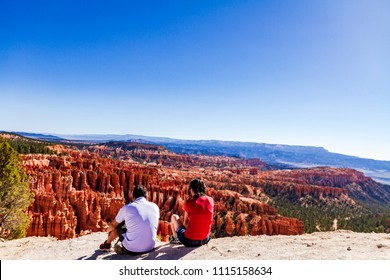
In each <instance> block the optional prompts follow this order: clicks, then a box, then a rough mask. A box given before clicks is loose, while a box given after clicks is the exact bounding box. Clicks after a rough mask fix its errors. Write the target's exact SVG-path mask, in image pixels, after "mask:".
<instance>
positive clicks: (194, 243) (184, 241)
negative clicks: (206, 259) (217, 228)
mask: <svg viewBox="0 0 390 280" xmlns="http://www.w3.org/2000/svg"><path fill="white" fill-rule="evenodd" d="M185 232H186V228H185V227H184V226H179V227H178V228H177V230H176V234H177V238H179V240H180V242H181V243H182V244H183V245H184V246H186V247H199V246H202V245H205V244H207V243H208V242H209V241H210V236H207V237H206V238H205V239H203V240H192V239H189V238H187V237H186V236H185V235H184V233H185Z"/></svg>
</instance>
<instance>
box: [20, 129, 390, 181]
mask: <svg viewBox="0 0 390 280" xmlns="http://www.w3.org/2000/svg"><path fill="white" fill-rule="evenodd" d="M16 133H18V134H20V135H23V136H26V137H31V138H37V139H42V140H51V141H60V142H61V141H66V140H72V141H85V142H96V143H104V142H109V141H136V142H142V143H148V144H157V145H162V146H165V147H167V149H169V150H171V151H173V152H175V153H184V154H204V155H223V156H233V157H241V158H260V159H261V160H262V161H264V162H266V163H267V164H271V165H278V166H280V167H284V168H297V167H299V168H301V167H315V166H331V167H345V168H353V169H356V170H359V171H362V172H364V173H365V174H366V175H367V176H370V177H372V178H373V179H375V180H376V181H378V182H381V183H384V184H389V185H390V161H382V160H374V159H365V158H359V157H355V156H348V155H343V154H338V153H332V152H329V151H328V150H326V149H325V148H323V147H314V146H295V145H281V144H266V143H255V142H238V141H221V140H180V139H174V138H168V137H151V136H142V135H133V134H126V135H117V134H106V135H101V134H85V135H61V134H51V135H47V134H34V133H25V132H16Z"/></svg>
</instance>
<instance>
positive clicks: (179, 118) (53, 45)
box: [0, 0, 390, 160]
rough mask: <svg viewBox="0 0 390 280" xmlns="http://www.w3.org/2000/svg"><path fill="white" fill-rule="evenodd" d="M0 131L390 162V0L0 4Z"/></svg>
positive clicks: (10, 0) (5, 0) (11, 1)
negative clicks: (301, 151)
mask: <svg viewBox="0 0 390 280" xmlns="http://www.w3.org/2000/svg"><path fill="white" fill-rule="evenodd" d="M0 14H1V16H0V102H1V103H0V104H1V105H0V130H8V131H27V132H41V133H60V134H87V133H88V134H89V133H99V134H140V135H147V136H164V137H172V138H179V139H219V140H237V141H252V142H262V143H273V144H276V143H278V144H292V145H312V146H322V147H325V148H326V149H328V150H330V151H333V152H339V153H344V154H349V155H356V156H361V157H366V158H374V159H384V160H390V125H389V122H390V2H389V1H386V0H383V1H353V0H351V1H339V0H334V1H331V0H324V1H316V0H307V1H294V0H291V1H274V0H268V1H260V0H253V1H245V0H241V1H200V0H196V1H182V0H181V1H53V0H50V1H17V0H15V1H14V0H2V1H0Z"/></svg>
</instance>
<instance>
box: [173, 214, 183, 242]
mask: <svg viewBox="0 0 390 280" xmlns="http://www.w3.org/2000/svg"><path fill="white" fill-rule="evenodd" d="M182 225H183V222H182V221H181V220H180V217H179V216H178V215H176V214H173V215H172V217H171V229H172V232H173V236H174V237H175V238H176V237H177V235H176V230H177V229H178V227H179V226H182Z"/></svg>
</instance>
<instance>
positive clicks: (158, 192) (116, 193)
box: [23, 143, 390, 241]
mask: <svg viewBox="0 0 390 280" xmlns="http://www.w3.org/2000/svg"><path fill="white" fill-rule="evenodd" d="M52 149H53V150H55V151H57V153H58V155H24V156H23V162H24V166H25V169H26V171H27V173H28V174H29V175H30V177H31V181H30V186H31V189H32V190H33V192H34V193H35V202H34V204H33V205H31V206H30V207H29V209H28V213H29V216H30V219H31V225H30V228H29V230H28V235H30V236H49V235H50V236H55V237H57V238H59V239H66V238H73V237H75V236H79V235H83V234H86V233H89V232H96V231H104V230H105V229H106V228H107V227H108V224H109V223H110V222H111V221H112V220H113V219H114V218H115V215H116V213H117V212H118V210H119V209H120V208H121V207H122V206H123V205H124V204H125V203H127V202H129V201H131V193H132V190H133V188H134V186H136V185H138V184H142V185H144V186H145V187H146V188H147V190H148V199H149V200H150V201H153V202H154V203H156V204H157V205H158V207H159V208H160V216H161V217H160V223H159V227H158V235H159V236H160V237H161V239H162V240H164V241H166V240H168V237H169V235H171V234H172V232H171V229H170V226H169V220H170V217H171V215H172V214H174V213H175V214H178V215H180V216H183V215H184V210H183V204H184V201H185V199H186V192H187V185H188V183H189V182H190V181H191V180H192V179H193V178H197V177H200V178H202V179H204V180H205V182H206V184H207V186H208V189H207V193H208V195H210V196H212V197H213V198H214V201H215V209H214V210H215V212H214V222H213V226H212V233H213V236H215V237H222V236H235V235H240V236H241V235H259V234H268V235H273V234H285V235H291V234H302V233H303V232H304V225H303V223H302V222H301V221H299V220H297V219H295V218H289V217H283V216H281V215H279V214H278V213H277V209H274V208H272V207H270V206H269V202H270V197H269V196H268V195H267V194H270V193H272V196H274V195H278V196H288V197H291V198H293V199H295V200H297V201H299V200H302V199H303V200H302V201H304V198H306V197H310V198H314V199H316V200H319V201H323V202H325V203H327V202H328V201H336V202H337V203H340V204H343V205H354V204H356V202H355V201H354V199H355V198H366V199H367V200H374V201H375V200H378V201H379V200H380V201H387V202H389V201H390V193H388V192H386V190H385V189H383V188H381V185H380V184H378V183H376V182H375V181H373V180H371V179H370V178H368V177H365V176H364V175H363V174H362V173H361V172H358V171H355V170H351V169H337V168H312V169H297V170H271V169H272V168H271V167H270V166H268V165H266V164H264V163H263V162H262V161H260V160H259V159H249V160H248V159H238V158H229V157H222V156H216V157H212V156H199V155H179V154H175V153H172V152H169V151H167V150H166V149H165V148H163V147H159V146H154V145H147V144H139V143H110V144H105V145H91V146H86V147H83V148H82V149H77V148H70V147H65V146H61V145H56V146H53V147H52Z"/></svg>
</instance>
